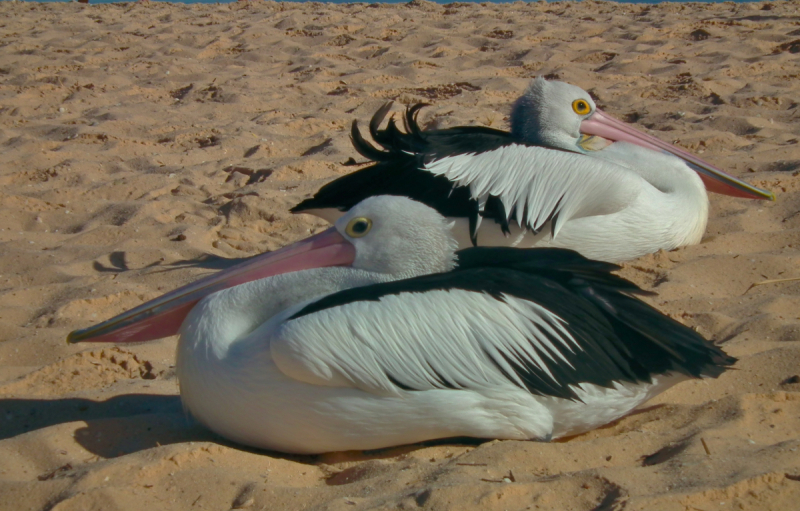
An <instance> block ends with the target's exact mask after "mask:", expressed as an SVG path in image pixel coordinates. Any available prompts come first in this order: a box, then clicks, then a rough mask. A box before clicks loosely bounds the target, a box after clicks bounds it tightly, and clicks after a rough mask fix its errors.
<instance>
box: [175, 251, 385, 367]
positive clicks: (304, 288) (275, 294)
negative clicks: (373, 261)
mask: <svg viewBox="0 0 800 511" xmlns="http://www.w3.org/2000/svg"><path fill="white" fill-rule="evenodd" d="M394 278H395V277H393V276H391V275H387V274H383V273H376V272H368V271H363V270H358V269H353V268H344V267H331V268H317V269H313V270H305V271H301V272H293V273H285V274H282V275H276V276H274V277H269V278H265V279H261V280H256V281H253V282H248V283H246V284H242V285H239V286H236V287H232V288H229V289H225V290H223V291H219V292H217V293H214V294H212V295H210V296H207V297H206V298H204V299H203V300H202V301H201V302H200V303H198V304H197V305H196V306H195V307H194V308H193V309H192V311H191V312H190V313H189V315H188V316H187V317H186V320H185V321H184V322H183V325H182V326H181V334H180V335H181V337H180V341H179V345H178V352H179V353H178V354H179V358H180V356H181V353H184V354H188V353H191V356H192V357H193V358H194V357H197V356H200V357H209V358H213V359H217V360H220V359H223V358H224V357H225V355H226V354H227V352H228V349H229V348H230V346H231V345H232V344H233V343H235V342H236V340H238V339H240V338H242V337H244V336H246V335H247V334H249V333H250V332H252V331H253V330H255V329H256V328H257V327H258V326H260V325H262V324H263V323H266V322H267V321H268V320H269V319H270V318H272V317H273V316H275V315H277V314H278V313H280V312H281V311H283V310H285V309H288V308H290V307H292V306H294V305H297V304H300V303H304V302H308V301H309V300H313V299H315V298H318V297H321V296H324V295H326V294H330V293H333V292H336V291H341V290H343V289H347V288H351V287H357V286H364V285H369V284H375V283H378V282H385V281H388V280H394Z"/></svg>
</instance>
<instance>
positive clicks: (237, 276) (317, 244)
mask: <svg viewBox="0 0 800 511" xmlns="http://www.w3.org/2000/svg"><path fill="white" fill-rule="evenodd" d="M354 259H355V248H354V247H353V245H352V244H351V243H350V242H349V241H347V240H346V239H345V238H344V237H343V236H342V235H341V234H339V232H338V231H337V230H336V229H335V228H333V227H331V228H330V229H328V230H326V231H324V232H322V233H320V234H317V235H315V236H312V237H310V238H308V239H306V240H303V241H300V242H298V243H295V244H293V245H290V246H288V247H284V248H282V249H280V250H276V251H275V252H269V253H266V254H262V255H258V256H255V257H253V258H251V259H248V260H247V261H245V262H243V263H241V264H238V265H236V266H234V267H233V268H229V269H227V270H223V271H221V272H219V273H215V274H214V275H209V276H208V277H204V278H202V279H200V280H198V281H197V282H193V283H191V284H188V285H186V286H183V287H181V288H178V289H176V290H174V291H171V292H169V293H167V294H165V295H162V296H160V297H158V298H156V299H154V300H151V301H149V302H147V303H144V304H142V305H140V306H138V307H136V308H134V309H131V310H129V311H127V312H123V313H122V314H120V315H118V316H116V317H113V318H111V319H109V320H108V321H104V322H103V323H100V324H97V325H95V326H92V327H89V328H86V329H83V330H75V331H74V332H71V333H70V334H69V335H68V336H67V342H68V343H77V342H82V341H91V342H144V341H150V340H153V339H160V338H162V337H168V336H170V335H175V334H177V333H178V330H179V329H180V326H181V323H183V320H184V319H185V318H186V316H187V315H188V314H189V311H191V310H192V307H194V306H195V305H196V304H197V302H199V301H200V300H201V299H203V297H205V296H208V295H210V294H211V293H214V292H217V291H221V290H223V289H227V288H229V287H233V286H238V285H239V284H244V283H245V282H251V281H253V280H258V279H263V278H266V277H271V276H273V275H279V274H282V273H290V272H295V271H302V270H308V269H312V268H322V267H326V266H347V265H349V264H352V262H353V260H354Z"/></svg>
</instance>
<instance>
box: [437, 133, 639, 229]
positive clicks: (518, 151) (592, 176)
mask: <svg viewBox="0 0 800 511" xmlns="http://www.w3.org/2000/svg"><path fill="white" fill-rule="evenodd" d="M424 168H425V170H427V171H428V172H431V173H432V174H435V175H440V176H444V177H446V178H447V179H449V180H451V181H453V182H454V183H456V184H457V185H460V186H468V187H469V188H470V192H471V194H472V197H473V198H474V199H475V200H477V201H478V205H479V210H481V211H482V210H483V207H484V205H485V204H486V201H487V200H488V198H489V197H491V196H494V197H497V198H498V199H499V200H500V201H501V202H502V204H503V207H504V209H505V211H504V214H505V216H506V220H507V221H511V220H515V221H516V222H517V223H518V224H519V225H520V227H523V228H528V229H531V230H533V231H535V232H539V231H540V230H541V229H542V227H543V226H544V225H545V224H546V223H547V222H548V221H552V222H553V225H552V226H551V229H552V233H553V237H555V236H556V235H557V234H558V231H559V229H560V228H561V227H562V226H563V225H564V223H565V222H567V221H568V220H570V219H575V218H581V217H586V216H594V215H608V214H611V213H616V212H618V211H620V210H622V209H624V208H625V207H626V206H628V205H629V204H631V203H632V202H633V201H634V199H635V198H636V197H637V196H638V194H639V193H640V191H641V187H642V185H643V179H642V178H641V177H639V176H637V175H636V174H634V173H633V172H631V171H630V170H628V169H626V168H624V167H622V166H620V165H616V164H614V163H611V162H607V161H602V160H600V159H597V158H591V157H587V156H584V155H582V154H577V153H571V152H568V151H559V150H554V149H549V148H543V147H538V146H526V145H521V144H509V145H505V146H502V147H499V148H497V149H494V150H491V151H486V152H482V153H479V154H474V153H470V154H460V155H456V156H447V157H444V158H440V159H437V160H433V161H430V162H428V163H426V164H425V167H424Z"/></svg>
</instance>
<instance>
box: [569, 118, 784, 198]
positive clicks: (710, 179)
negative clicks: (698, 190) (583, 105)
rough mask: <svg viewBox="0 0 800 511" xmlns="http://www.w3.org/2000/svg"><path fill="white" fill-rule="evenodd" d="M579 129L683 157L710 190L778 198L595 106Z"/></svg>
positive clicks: (752, 196)
mask: <svg viewBox="0 0 800 511" xmlns="http://www.w3.org/2000/svg"><path fill="white" fill-rule="evenodd" d="M580 130H581V133H585V134H587V135H596V136H599V137H603V138H607V139H609V140H613V141H615V142H617V141H625V142H630V143H632V144H636V145H638V146H641V147H646V148H648V149H652V150H654V151H662V152H664V151H665V152H668V153H670V154H673V155H675V156H677V157H678V158H681V159H682V160H684V161H685V162H686V163H687V164H688V165H689V166H690V167H691V168H692V169H693V170H694V171H695V172H697V173H698V174H699V175H700V178H701V179H702V180H703V183H704V184H705V185H706V189H707V190H709V191H711V192H715V193H721V194H724V195H731V196H733V197H741V198H745V199H766V200H775V195H774V194H773V193H772V192H770V191H769V190H763V189H761V188H757V187H755V186H752V185H750V184H748V183H745V182H744V181H742V180H740V179H737V178H735V177H733V176H731V175H730V174H728V173H726V172H724V171H723V170H721V169H719V168H718V167H715V166H714V165H711V164H710V163H708V162H706V161H704V160H702V159H700V158H698V157H697V156H695V155H693V154H691V153H689V152H687V151H684V150H683V149H681V148H679V147H676V146H674V145H672V144H668V143H667V142H664V141H662V140H659V139H657V138H656V137H653V136H651V135H647V134H646V133H643V132H641V131H639V130H637V129H634V128H632V127H631V126H629V125H627V124H625V123H624V122H622V121H618V120H617V119H614V118H613V117H611V116H610V115H608V114H606V113H605V112H602V111H601V110H599V109H597V110H595V112H594V114H592V116H591V117H590V118H589V119H587V120H585V121H583V122H582V123H581V129H580Z"/></svg>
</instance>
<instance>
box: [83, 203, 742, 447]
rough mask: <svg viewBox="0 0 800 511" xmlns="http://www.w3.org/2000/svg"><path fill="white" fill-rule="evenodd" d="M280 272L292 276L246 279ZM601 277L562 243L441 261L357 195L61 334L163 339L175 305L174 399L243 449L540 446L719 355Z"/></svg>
mask: <svg viewBox="0 0 800 511" xmlns="http://www.w3.org/2000/svg"><path fill="white" fill-rule="evenodd" d="M287 264H289V265H291V266H286V265H287ZM320 265H329V266H330V265H346V266H334V267H323V268H320V267H319V266H320ZM287 268H288V271H292V270H298V271H293V272H291V273H281V274H277V275H274V276H271V277H268V278H261V277H263V275H269V274H274V273H275V272H283V271H287ZM303 268H306V269H303ZM254 269H255V270H256V271H255V273H254V274H252V275H250V273H251V271H252V270H254ZM614 269H617V267H616V266H614V265H611V264H608V263H601V262H595V261H589V260H587V259H585V258H583V257H581V256H580V255H578V254H577V253H575V252H572V251H568V250H563V249H543V250H525V249H514V248H505V247H503V248H487V247H479V248H468V249H465V250H461V251H458V252H455V242H454V240H453V238H452V236H451V231H450V227H449V225H447V223H446V221H445V220H444V218H443V217H442V216H440V215H439V214H438V213H436V211H434V210H433V209H431V208H429V207H427V206H424V205H422V204H419V203H417V202H413V201H411V200H409V199H406V198H402V197H373V198H370V199H367V200H365V201H364V202H362V203H361V204H359V205H357V206H355V207H353V208H352V209H351V210H350V211H349V212H348V213H346V214H345V215H344V216H342V217H341V218H339V219H338V220H337V221H336V224H335V226H334V227H332V228H331V229H329V230H328V231H325V232H324V233H322V234H319V235H317V236H315V237H314V238H311V239H310V240H307V241H305V242H301V243H300V244H297V245H295V246H292V247H287V248H286V249H283V250H281V251H278V252H276V253H273V254H267V255H265V256H260V257H259V258H255V259H254V260H251V261H248V262H246V263H244V265H243V266H242V267H239V268H234V269H231V270H226V271H223V272H221V273H219V274H216V275H213V276H211V277H209V278H207V279H205V280H203V281H200V282H199V283H197V284H194V285H190V286H187V287H186V288H183V289H179V290H177V291H174V292H172V293H170V294H168V295H165V296H164V297H162V298H159V299H156V300H154V301H152V302H150V303H147V304H145V305H143V306H142V307H139V308H138V309H136V310H135V311H134V312H133V313H126V314H123V315H121V316H120V317H118V318H115V319H112V320H110V321H108V322H106V323H102V324H100V325H97V326H95V327H92V328H89V329H86V330H83V331H77V332H73V333H72V334H70V336H69V338H68V340H69V341H70V342H80V341H86V340H95V341H96V340H105V341H112V340H118V341H141V340H145V339H146V336H145V337H138V336H135V335H134V336H130V335H127V334H123V335H117V333H118V331H119V330H118V329H120V328H121V329H122V330H125V329H126V328H130V327H131V325H133V326H135V325H136V323H137V322H138V321H139V320H140V319H142V318H144V320H145V322H146V323H147V322H150V324H151V326H152V322H153V321H157V320H158V319H159V318H166V320H167V323H172V324H173V326H172V327H169V328H165V329H163V330H161V331H160V333H161V334H166V333H169V332H168V331H170V330H171V329H172V328H174V322H175V321H177V319H178V318H177V316H176V314H175V313H174V311H176V310H178V311H184V312H181V313H180V314H182V315H185V316H186V319H185V321H184V322H183V326H182V327H181V332H180V334H181V336H180V340H179V341H178V354H177V372H178V378H179V381H180V392H181V399H182V400H183V402H184V404H185V407H186V408H187V409H188V410H189V411H190V412H191V414H192V415H193V416H194V417H196V418H197V419H198V420H199V421H200V422H201V423H203V424H205V425H206V426H207V427H208V428H210V429H211V430H213V431H215V432H216V433H218V434H219V435H221V436H223V437H226V438H228V439H230V440H233V441H236V442H238V443H242V444H246V445H250V446H254V447H258V448H265V449H272V450H277V451H283V452H291V453H321V452H328V451H339V450H350V449H376V448H381V447H388V446H393V445H400V444H407V443H413V442H419V441H424V440H430V439H438V438H448V437H456V436H470V437H477V438H503V439H532V440H550V439H553V438H558V437H562V436H566V435H573V434H577V433H580V432H583V431H587V430H589V429H592V428H595V427H598V426H601V425H603V424H606V423H608V422H610V421H612V420H615V419H617V418H619V417H621V416H623V415H625V414H626V413H628V412H630V411H631V410H632V409H633V408H635V407H636V406H638V405H639V404H641V403H643V402H644V401H646V400H647V399H649V398H651V397H652V396H654V395H656V394H657V393H659V392H661V391H663V390H664V389H666V388H668V387H670V386H672V385H674V384H675V383H677V382H679V381H681V380H685V379H688V378H697V377H716V376H718V375H719V374H721V373H722V372H723V371H724V370H725V368H726V367H727V366H729V365H731V364H733V363H734V362H735V359H734V358H732V357H729V356H728V355H726V354H725V353H724V352H723V351H722V350H721V349H719V348H717V347H716V346H714V345H713V344H712V343H710V342H708V341H706V340H705V339H703V338H702V337H701V336H700V335H698V334H697V333H695V332H694V331H693V330H691V329H690V328H687V327H685V326H683V325H681V324H680V323H677V322H676V321H673V320H672V319H670V318H668V317H667V316H664V315H662V314H661V313H659V312H658V311H656V310H655V309H653V308H652V307H650V306H648V305H647V304H645V303H644V302H642V301H640V300H638V299H636V298H633V297H632V296H631V294H632V293H637V292H641V290H639V289H638V288H637V287H636V286H635V285H634V284H632V283H630V282H628V281H625V280H624V279H622V278H620V277H618V276H615V275H612V274H611V273H610V271H612V270H614ZM251 278H253V279H258V280H253V281H249V282H247V283H243V282H245V281H248V280H250V279H251ZM231 279H232V280H231ZM233 283H238V285H235V286H234V287H228V286H230V285H232V284H233ZM222 288H227V289H223V290H219V289H222ZM215 291H216V292H215ZM197 300H200V301H199V303H198V304H197V305H195V306H194V307H193V308H191V311H190V312H188V315H186V314H187V312H186V311H185V309H186V306H185V304H187V303H196V302H197ZM148 328H149V327H148ZM127 333H128V334H129V333H130V332H127Z"/></svg>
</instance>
